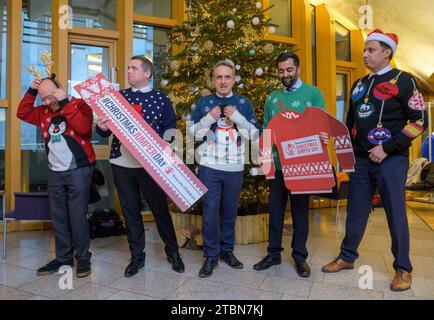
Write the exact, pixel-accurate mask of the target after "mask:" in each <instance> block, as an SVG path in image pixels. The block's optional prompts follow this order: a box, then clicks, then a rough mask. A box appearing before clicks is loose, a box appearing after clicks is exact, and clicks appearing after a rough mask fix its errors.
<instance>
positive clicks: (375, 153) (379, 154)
mask: <svg viewBox="0 0 434 320" xmlns="http://www.w3.org/2000/svg"><path fill="white" fill-rule="evenodd" d="M386 158H387V153H385V152H384V149H383V146H382V145H379V146H376V147H375V148H372V149H371V150H369V159H371V161H372V162H375V163H381V162H383V160H384V159H386Z"/></svg>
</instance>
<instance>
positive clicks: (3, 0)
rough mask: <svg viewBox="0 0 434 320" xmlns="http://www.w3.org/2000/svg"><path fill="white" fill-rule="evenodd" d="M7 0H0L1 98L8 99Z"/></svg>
mask: <svg viewBox="0 0 434 320" xmlns="http://www.w3.org/2000/svg"><path fill="white" fill-rule="evenodd" d="M7 26H8V21H7V0H0V100H2V99H6V46H7V40H8V39H7V35H8V30H7Z"/></svg>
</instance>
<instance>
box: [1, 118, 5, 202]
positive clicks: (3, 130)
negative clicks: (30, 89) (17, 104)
mask: <svg viewBox="0 0 434 320" xmlns="http://www.w3.org/2000/svg"><path fill="white" fill-rule="evenodd" d="M5 148H6V110H5V109H0V190H4V189H5ZM0 205H1V204H0Z"/></svg>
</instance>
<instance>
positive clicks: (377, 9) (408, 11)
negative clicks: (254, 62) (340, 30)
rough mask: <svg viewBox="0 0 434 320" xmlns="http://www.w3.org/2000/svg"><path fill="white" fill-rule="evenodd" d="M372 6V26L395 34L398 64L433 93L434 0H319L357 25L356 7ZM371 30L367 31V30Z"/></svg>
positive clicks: (396, 60) (358, 18) (357, 9)
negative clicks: (396, 37) (397, 39)
mask: <svg viewBox="0 0 434 320" xmlns="http://www.w3.org/2000/svg"><path fill="white" fill-rule="evenodd" d="M366 2H368V5H370V6H371V7H372V12H373V28H374V29H375V28H380V29H382V30H383V31H384V32H392V33H396V34H397V35H398V38H399V44H398V50H397V52H396V55H395V62H396V64H397V67H398V68H400V69H403V70H405V71H408V72H410V73H412V74H413V75H415V76H416V77H417V78H418V79H419V81H420V83H421V85H422V86H423V87H424V88H425V90H427V91H430V92H431V93H434V1H433V0H411V1H407V0H368V1H366V0H321V1H315V3H325V4H326V5H328V6H329V7H331V8H332V9H333V10H335V11H337V12H338V13H339V14H341V15H343V16H345V17H346V18H347V19H348V20H350V21H351V22H352V23H353V24H355V25H356V26H358V25H359V20H360V18H361V16H362V14H361V13H359V8H360V7H361V6H363V5H366ZM370 31H371V30H366V32H367V33H368V32H370Z"/></svg>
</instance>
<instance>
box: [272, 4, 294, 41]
mask: <svg viewBox="0 0 434 320" xmlns="http://www.w3.org/2000/svg"><path fill="white" fill-rule="evenodd" d="M270 5H274V6H273V7H272V8H271V10H270V11H269V13H270V18H271V22H272V23H275V24H277V25H278V27H277V28H276V33H275V34H276V35H278V36H284V37H291V36H292V19H291V0H270Z"/></svg>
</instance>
